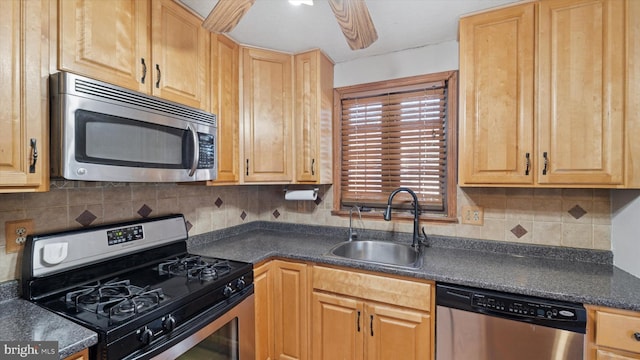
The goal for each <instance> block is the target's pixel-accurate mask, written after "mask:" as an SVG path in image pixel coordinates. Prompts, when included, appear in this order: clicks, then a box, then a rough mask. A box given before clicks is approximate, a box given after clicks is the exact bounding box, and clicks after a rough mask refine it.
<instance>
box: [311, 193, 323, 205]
mask: <svg viewBox="0 0 640 360" xmlns="http://www.w3.org/2000/svg"><path fill="white" fill-rule="evenodd" d="M313 202H314V203H316V205H320V203H321V202H322V199H321V198H320V196H319V195H318V197H316V199H315V200H314V201H313Z"/></svg>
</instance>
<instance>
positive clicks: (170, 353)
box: [132, 292, 255, 360]
mask: <svg viewBox="0 0 640 360" xmlns="http://www.w3.org/2000/svg"><path fill="white" fill-rule="evenodd" d="M209 319H211V317H210V316H204V317H203V318H200V319H196V320H195V321H194V322H193V323H191V324H190V325H189V326H190V327H191V329H189V331H185V332H184V333H183V334H182V335H181V336H179V337H175V338H172V339H171V340H170V341H168V342H165V343H163V344H158V345H157V346H156V347H155V348H154V349H148V351H147V352H146V353H145V354H142V355H140V354H139V355H137V356H134V357H132V359H154V360H174V359H183V360H186V359H189V360H199V359H203V360H204V359H207V360H217V359H220V360H222V359H224V360H253V359H254V358H255V308H254V295H253V292H251V293H250V295H248V296H247V297H246V298H244V300H242V301H241V302H239V303H237V304H236V305H235V306H233V307H232V308H231V309H229V310H228V311H225V312H224V313H223V314H221V315H219V316H217V317H215V318H214V319H213V320H209Z"/></svg>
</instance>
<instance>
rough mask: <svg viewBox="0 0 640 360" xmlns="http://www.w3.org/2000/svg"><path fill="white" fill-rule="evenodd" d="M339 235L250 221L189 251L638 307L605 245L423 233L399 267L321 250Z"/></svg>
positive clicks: (638, 282)
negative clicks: (415, 255) (416, 250)
mask: <svg viewBox="0 0 640 360" xmlns="http://www.w3.org/2000/svg"><path fill="white" fill-rule="evenodd" d="M360 235H361V236H360V237H361V238H364V237H366V238H371V239H384V240H390V241H406V242H410V241H411V239H410V238H411V234H404V233H393V234H390V233H384V232H376V231H371V232H368V233H366V234H364V236H363V232H362V231H361V232H360ZM344 239H347V229H345V228H335V227H320V226H317V227H316V226H309V225H297V224H293V225H292V224H282V223H270V222H255V223H249V224H247V225H241V226H238V227H234V228H229V229H225V230H221V231H216V232H212V233H208V234H203V235H197V236H194V237H191V238H190V239H189V251H190V252H193V253H195V254H200V255H205V256H213V257H222V258H229V259H234V260H239V261H247V262H252V263H258V262H260V261H262V260H266V259H268V258H272V257H281V258H288V259H293V260H302V261H310V262H315V263H321V264H331V265H340V266H346V267H350V268H354V269H364V270H370V271H378V272H382V273H388V274H397V275H404V276H409V277H415V278H421V279H430V280H435V281H438V282H446V283H454V284H460V285H467V286H473V287H479V288H484V289H493V290H499V291H506V292H512V293H517V294H524V295H531V296H539V297H544V298H549V299H556V300H564V301H570V302H578V303H584V304H593V305H604V306H610V307H615V308H621V309H629V310H640V279H639V278H637V277H635V276H633V275H631V274H629V273H627V272H625V271H623V270H620V269H618V268H617V267H615V266H613V265H612V262H613V257H612V255H611V252H610V251H600V250H585V249H571V248H559V247H549V246H533V245H521V244H511V243H504V242H495V241H479V240H471V239H454V238H445V237H436V236H429V241H428V242H429V247H427V248H426V249H425V255H424V256H425V257H424V264H423V265H422V267H421V268H418V269H405V268H397V267H390V266H383V265H378V264H371V263H364V262H358V261H353V260H349V259H344V258H339V257H333V256H328V255H327V254H328V251H329V249H330V248H331V247H332V246H334V245H335V244H337V243H339V242H341V241H343V240H344Z"/></svg>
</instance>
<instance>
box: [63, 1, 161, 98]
mask: <svg viewBox="0 0 640 360" xmlns="http://www.w3.org/2000/svg"><path fill="white" fill-rule="evenodd" d="M149 22H150V15H149V1H145V0H117V1H100V0H64V1H59V2H58V33H59V35H58V37H59V39H58V41H59V46H58V68H59V69H60V70H65V71H70V72H76V73H79V74H82V75H86V76H89V77H93V78H95V79H98V80H102V81H106V82H110V83H112V84H114V85H119V86H122V87H125V88H128V89H132V90H137V91H142V92H147V93H150V91H151V83H152V80H151V69H152V66H153V65H152V61H151V48H150V45H149V44H150V41H151V40H150V34H149ZM145 67H146V69H147V70H146V74H145V73H144V69H145Z"/></svg>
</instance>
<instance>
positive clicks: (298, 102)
mask: <svg viewBox="0 0 640 360" xmlns="http://www.w3.org/2000/svg"><path fill="white" fill-rule="evenodd" d="M294 62H295V108H294V124H295V140H296V144H295V163H296V182H302V183H320V184H327V183H331V182H332V178H331V177H332V148H333V146H332V145H333V144H332V141H331V139H332V133H331V122H332V113H333V63H332V62H331V61H330V60H329V59H328V58H327V57H326V56H324V54H322V52H320V51H319V50H313V51H309V52H306V53H301V54H298V55H296V56H295V58H294Z"/></svg>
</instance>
